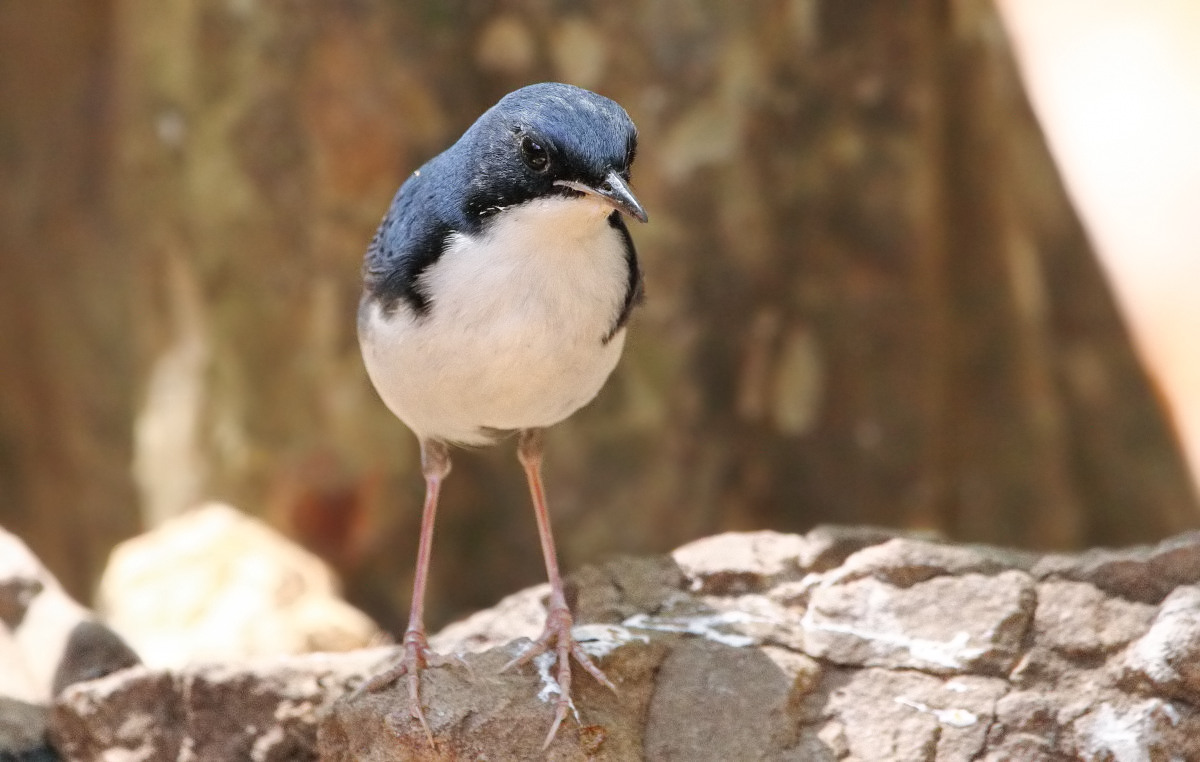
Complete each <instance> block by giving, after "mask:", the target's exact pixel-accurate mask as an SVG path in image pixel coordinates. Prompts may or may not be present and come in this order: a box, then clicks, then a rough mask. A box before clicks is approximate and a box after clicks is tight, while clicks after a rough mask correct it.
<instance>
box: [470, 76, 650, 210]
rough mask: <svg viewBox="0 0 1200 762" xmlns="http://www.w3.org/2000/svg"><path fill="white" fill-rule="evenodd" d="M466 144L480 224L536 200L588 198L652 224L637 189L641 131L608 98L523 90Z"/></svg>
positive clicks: (491, 113) (552, 87) (544, 88)
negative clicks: (633, 181) (633, 178)
mask: <svg viewBox="0 0 1200 762" xmlns="http://www.w3.org/2000/svg"><path fill="white" fill-rule="evenodd" d="M462 142H463V143H464V144H465V145H464V148H465V149H466V150H465V151H464V153H463V155H462V158H463V159H464V160H465V167H464V170H463V171H464V172H466V173H467V175H468V178H467V179H468V183H467V186H468V191H467V196H466V199H465V204H464V210H465V211H466V212H467V214H469V215H471V216H472V217H475V218H484V217H487V216H490V215H493V214H495V213H497V212H499V211H502V210H504V209H506V208H508V207H512V206H516V205H519V204H523V203H525V202H528V201H533V200H535V199H541V198H553V197H581V198H590V199H594V200H597V201H600V202H602V203H603V204H605V205H607V206H609V207H612V208H613V209H615V210H617V211H619V212H622V213H624V214H627V215H629V216H630V217H633V218H634V219H636V220H639V221H641V222H645V221H646V220H647V217H646V211H645V210H644V209H643V208H642V205H641V203H640V202H639V201H638V200H637V197H635V196H634V195H633V191H632V190H630V187H629V173H630V169H631V167H632V165H633V159H634V156H635V154H636V153H637V128H636V127H634V125H633V121H632V120H631V119H630V118H629V115H628V114H627V113H625V109H623V108H621V107H620V106H619V105H617V104H616V103H615V102H614V101H611V100H609V99H608V98H605V97H603V96H601V95H597V94H595V93H593V92H590V91H588V90H583V89H581V88H578V87H574V86H572V85H564V84H559V83H552V82H547V83H542V84H538V85H530V86H528V87H523V88H521V89H520V90H515V91H513V92H511V93H509V94H508V95H506V96H504V98H502V99H501V100H500V102H499V103H497V104H496V105H495V106H493V107H492V108H490V109H488V111H486V112H485V113H484V114H483V115H482V116H481V117H479V119H478V120H477V121H476V122H475V124H474V125H472V126H471V128H470V129H469V130H468V131H467V132H466V134H465V135H464V136H463V141H462Z"/></svg>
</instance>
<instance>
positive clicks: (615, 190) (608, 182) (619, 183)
mask: <svg viewBox="0 0 1200 762" xmlns="http://www.w3.org/2000/svg"><path fill="white" fill-rule="evenodd" d="M554 184H555V185H561V186H562V187H564V188H570V189H571V190H574V191H579V192H580V193H586V194H588V195H589V196H595V197H596V198H599V199H603V200H604V201H606V202H608V203H609V204H610V205H612V207H613V208H614V209H616V210H617V211H618V212H624V213H625V214H628V215H629V216H630V217H632V218H634V219H635V220H637V221H638V222H647V221H649V219H650V218H649V217H648V216H647V215H646V210H645V209H643V208H642V204H641V202H640V201H638V200H637V196H634V195H633V191H632V190H630V189H629V183H627V182H625V180H624V179H623V178H622V177H621V176H620V175H619V174H617V172H616V170H612V171H610V172H609V173H608V175H607V176H606V177H605V178H604V181H603V182H601V183H600V184H599V185H598V186H595V187H593V186H591V185H587V184H585V183H578V182H575V181H573V180H556V181H555V182H554Z"/></svg>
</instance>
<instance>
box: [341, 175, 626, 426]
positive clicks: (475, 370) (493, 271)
mask: <svg viewBox="0 0 1200 762" xmlns="http://www.w3.org/2000/svg"><path fill="white" fill-rule="evenodd" d="M611 213H612V207H610V206H607V205H605V204H603V203H600V202H598V201H595V200H593V199H590V198H582V199H566V198H561V199H541V200H537V201H532V202H529V203H526V204H522V205H521V206H518V207H512V208H509V209H506V210H504V211H502V212H500V213H499V214H498V215H497V216H496V218H495V219H494V220H493V221H492V224H491V225H490V226H489V228H488V230H487V232H486V233H485V234H483V235H481V236H478V237H469V236H464V235H457V236H454V237H453V238H452V239H451V241H450V243H449V245H448V247H447V250H446V252H445V253H444V254H443V255H442V256H441V258H440V259H438V261H437V262H436V263H434V264H433V265H432V266H430V267H429V268H428V269H427V270H426V271H425V272H424V273H423V274H422V276H421V287H422V289H423V291H424V292H425V293H426V294H428V295H429V296H430V310H429V312H428V313H427V314H426V315H424V316H418V315H416V314H414V313H413V312H412V311H411V310H410V309H408V307H407V306H406V305H403V304H402V305H399V306H398V307H397V308H396V310H395V311H394V312H393V314H392V315H391V316H387V315H385V314H384V313H383V311H382V309H381V308H380V306H379V305H378V304H372V305H371V306H370V312H369V314H368V315H367V319H366V321H364V324H363V329H362V331H361V335H360V341H361V343H362V348H363V358H364V360H365V362H366V366H367V372H368V374H369V375H370V377H371V381H372V382H373V383H374V384H375V388H376V389H377V390H378V391H379V394H380V396H381V397H382V398H383V401H384V402H385V403H386V404H387V406H388V408H389V409H391V411H392V412H393V413H395V414H396V416H397V417H398V418H400V420H402V421H403V422H404V423H405V424H406V425H408V427H409V428H411V429H412V430H413V432H414V433H416V434H417V435H418V436H421V437H431V438H436V439H442V440H445V441H449V442H459V443H463V444H484V443H486V442H488V441H489V438H488V436H487V433H486V431H482V430H481V429H502V430H505V429H521V428H532V427H541V426H549V425H551V424H554V423H557V422H559V421H561V420H562V419H564V418H566V417H567V416H568V415H570V414H571V413H573V412H575V411H576V410H578V409H579V408H580V407H582V406H583V405H584V404H586V403H587V402H589V401H590V400H591V399H592V398H593V397H594V396H595V395H596V393H597V392H598V391H600V387H601V386H602V385H603V384H604V381H605V379H607V378H608V375H609V373H611V372H612V369H613V368H614V367H615V366H616V363H617V359H618V358H619V357H620V354H621V348H622V346H623V345H624V342H625V335H624V331H623V330H622V331H619V332H618V333H617V334H616V335H615V336H613V337H612V339H611V340H610V341H608V342H607V343H604V341H603V339H604V338H605V337H606V336H607V334H608V332H609V331H610V330H612V327H613V324H614V322H615V320H616V319H617V315H618V314H619V313H620V310H621V307H622V305H623V303H624V298H625V292H626V289H627V288H628V282H629V273H628V268H627V264H626V261H625V250H624V241H623V239H622V237H621V234H620V232H619V231H617V230H616V229H615V228H613V227H612V226H611V225H609V224H608V220H607V217H608V215H609V214H611Z"/></svg>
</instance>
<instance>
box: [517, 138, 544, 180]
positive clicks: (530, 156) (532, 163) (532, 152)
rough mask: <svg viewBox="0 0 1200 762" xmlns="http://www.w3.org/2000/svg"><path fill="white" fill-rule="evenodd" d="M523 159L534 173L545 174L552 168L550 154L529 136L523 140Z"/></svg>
mask: <svg viewBox="0 0 1200 762" xmlns="http://www.w3.org/2000/svg"><path fill="white" fill-rule="evenodd" d="M521 159H522V160H523V161H524V162H525V166H527V167H529V168H530V169H532V170H533V171H534V172H545V171H546V168H547V167H549V166H550V152H549V151H547V150H546V147H545V146H543V145H542V144H541V143H539V142H537V141H536V140H534V139H533V138H531V137H529V136H528V135H526V136H525V137H523V138H521Z"/></svg>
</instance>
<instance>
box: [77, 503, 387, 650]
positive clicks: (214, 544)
mask: <svg viewBox="0 0 1200 762" xmlns="http://www.w3.org/2000/svg"><path fill="white" fill-rule="evenodd" d="M98 607H99V610H100V612H101V614H102V615H103V616H104V618H105V619H106V621H107V622H108V623H109V624H110V625H111V626H112V627H113V628H114V629H115V630H116V631H117V632H119V633H121V634H122V635H124V636H125V637H126V638H127V639H128V640H129V642H130V643H132V644H133V646H134V647H135V648H136V649H137V651H138V653H140V654H141V655H142V658H143V659H145V661H146V663H147V664H150V665H153V666H182V665H185V664H188V663H190V662H197V661H213V660H219V659H227V658H235V659H240V658H248V657H254V656H272V655H279V654H300V653H308V652H312V651H347V650H350V649H354V648H362V647H364V646H367V645H369V644H371V643H372V642H377V640H378V639H380V637H381V636H380V633H379V630H378V628H376V626H375V624H374V623H373V622H372V621H371V620H370V619H369V618H368V617H367V616H366V615H364V614H363V613H361V612H360V611H358V610H357V609H355V608H354V607H352V606H350V605H349V604H347V603H346V602H345V601H343V600H342V599H341V598H340V596H339V585H338V582H337V579H336V577H335V576H334V574H333V572H332V571H330V569H329V567H328V566H327V565H326V564H325V563H324V562H323V561H321V560H320V559H319V558H317V557H316V556H314V555H312V554H311V553H309V552H307V551H305V550H303V549H301V548H299V547H298V546H296V545H295V544H293V543H291V542H290V541H288V540H287V539H285V538H284V537H282V536H280V535H279V534H277V533H276V532H275V531H274V530H272V529H271V528H270V527H268V526H267V525H266V524H264V523H262V522H260V521H258V520H257V519H254V518H251V517H249V516H246V515H245V514H242V513H241V512H239V511H237V510H236V509H234V508H231V507H229V506H227V505H222V504H219V503H212V504H209V505H205V506H203V507H200V508H197V509H196V510H194V511H191V512H189V513H187V514H184V515H182V516H180V517H178V518H175V519H172V520H170V521H167V522H165V523H163V524H162V525H161V526H159V527H158V528H156V529H154V530H152V531H150V532H147V533H146V534H143V535H140V536H138V537H135V538H133V539H131V540H127V541H126V542H123V543H121V544H120V545H118V546H117V547H116V549H115V550H113V553H112V557H111V559H110V560H109V564H108V566H107V568H106V569H105V570H104V575H103V577H102V578H101V580H100V590H99V595H98Z"/></svg>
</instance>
